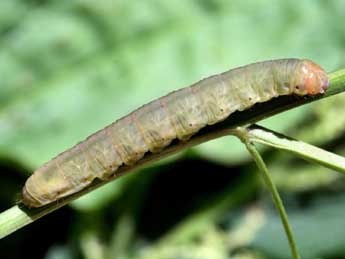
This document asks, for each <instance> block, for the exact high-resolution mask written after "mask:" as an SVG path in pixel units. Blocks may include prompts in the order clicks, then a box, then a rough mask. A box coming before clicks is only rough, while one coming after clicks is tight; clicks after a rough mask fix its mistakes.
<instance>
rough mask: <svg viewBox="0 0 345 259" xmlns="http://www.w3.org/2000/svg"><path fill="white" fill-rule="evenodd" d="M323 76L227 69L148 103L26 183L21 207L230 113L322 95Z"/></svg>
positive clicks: (310, 69) (295, 69) (276, 67)
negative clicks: (282, 98)
mask: <svg viewBox="0 0 345 259" xmlns="http://www.w3.org/2000/svg"><path fill="white" fill-rule="evenodd" d="M327 88H328V77H327V74H326V73H325V71H324V70H323V69H322V68H321V67H320V66H318V65H317V64H315V63H313V62H312V61H309V60H301V59H281V60H274V61H264V62H259V63H254V64H251V65H247V66H243V67H240V68H236V69H232V70H229V71H227V72H224V73H221V74H219V75H214V76H211V77H208V78H206V79H203V80H201V81H199V82H197V83H195V84H193V85H192V86H190V87H186V88H182V89H180V90H178V91H174V92H172V93H170V94H168V95H166V96H164V97H162V98H160V99H157V100H154V101H152V102H150V103H148V104H146V105H144V106H142V107H140V108H139V109H137V110H135V111H134V112H132V113H131V114H129V115H127V116H125V117H123V118H121V119H119V120H118V121H116V122H114V123H113V124H111V125H109V126H107V127H106V128H104V129H102V130H100V131H98V132H96V133H95V134H93V135H91V136H90V137H88V138H87V139H86V140H84V141H83V142H81V143H79V144H77V145H75V146H74V147H72V148H71V149H69V150H67V151H65V152H64V153H62V154H60V155H58V156H57V157H55V158H54V159H52V160H50V161H49V162H47V163H46V164H44V165H43V166H42V167H40V168H38V169H37V170H36V171H35V172H34V173H33V175H32V176H30V177H29V179H28V180H27V182H26V183H25V186H24V187H23V193H22V201H23V203H24V204H25V205H27V206H29V207H41V206H44V205H46V204H49V203H51V202H54V201H56V200H58V199H60V198H63V197H65V196H68V195H70V194H73V193H76V192H78V191H80V190H82V189H83V188H85V187H87V186H88V185H90V184H91V183H92V181H94V180H95V179H96V178H98V179H101V180H103V181H107V180H108V179H109V178H110V177H111V176H113V175H114V173H115V172H116V171H117V169H118V168H119V167H121V166H122V165H129V166H130V165H134V164H135V163H136V162H137V161H138V160H140V159H141V158H142V157H143V156H144V155H145V153H147V152H152V153H158V152H160V151H162V150H163V149H164V148H165V147H167V146H168V145H169V144H170V143H171V142H172V141H173V140H174V139H176V138H177V139H179V140H180V141H188V139H189V138H190V137H191V136H192V135H194V134H195V133H196V132H198V131H199V130H200V129H201V128H203V127H205V126H206V125H213V124H216V123H218V122H220V121H223V120H225V119H226V118H228V117H229V116H231V114H232V113H233V112H235V111H243V110H246V109H248V108H250V107H252V106H253V105H254V104H255V103H259V102H266V101H268V100H270V99H272V98H274V97H277V96H281V95H290V94H296V95H300V96H302V95H315V94H322V93H324V92H325V90H327Z"/></svg>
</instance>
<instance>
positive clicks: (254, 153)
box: [242, 138, 300, 259]
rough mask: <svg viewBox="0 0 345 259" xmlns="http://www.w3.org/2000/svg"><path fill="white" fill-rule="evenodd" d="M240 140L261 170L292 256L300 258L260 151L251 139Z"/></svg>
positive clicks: (285, 215)
mask: <svg viewBox="0 0 345 259" xmlns="http://www.w3.org/2000/svg"><path fill="white" fill-rule="evenodd" d="M242 141H243V142H244V144H245V145H246V147H247V149H248V151H249V153H250V154H251V155H252V157H253V159H254V161H255V163H256V165H257V166H258V168H259V171H260V172H261V175H262V177H263V179H264V181H265V183H266V185H267V187H268V188H269V190H270V192H271V194H272V197H273V200H274V203H275V204H276V207H277V209H278V211H279V215H280V218H281V220H282V223H283V226H284V229H285V233H286V235H287V238H288V241H289V245H290V249H291V253H292V256H293V258H294V259H300V255H299V253H298V249H297V245H296V241H295V239H294V236H293V233H292V229H291V226H290V224H289V220H288V216H287V214H286V211H285V208H284V205H283V202H282V200H281V198H280V196H279V193H278V190H277V188H276V187H275V185H274V183H273V181H272V178H271V176H270V175H269V173H268V170H267V167H266V165H265V162H264V161H263V159H262V157H261V155H260V153H259V152H258V150H257V149H256V147H255V145H254V144H253V143H252V142H251V141H248V139H243V138H242Z"/></svg>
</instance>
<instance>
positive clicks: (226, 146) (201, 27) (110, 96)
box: [0, 0, 345, 259]
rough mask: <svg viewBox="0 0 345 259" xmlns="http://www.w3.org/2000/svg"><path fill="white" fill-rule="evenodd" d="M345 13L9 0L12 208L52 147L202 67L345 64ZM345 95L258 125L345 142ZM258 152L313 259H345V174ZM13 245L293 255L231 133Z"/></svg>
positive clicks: (262, 2) (50, 219) (93, 196)
mask: <svg viewBox="0 0 345 259" xmlns="http://www.w3.org/2000/svg"><path fill="white" fill-rule="evenodd" d="M344 18H345V2H344V1H340V0H339V1H335V0H334V1H321V0H320V1H314V0H313V1H312V0H307V1H297V0H293V1H268V0H259V1H240V0H236V1H227V0H194V1H172V0H170V1H167V0H163V1H162V0H159V1H158V0H148V1H140V0H132V1H125V0H99V1H94V0H75V1H69V0H60V1H53V0H50V1H48V0H45V1H44V0H41V1H40V0H36V1H35V0H31V1H28V0H27V1H24V0H1V1H0V164H1V165H0V168H1V182H0V186H1V190H0V201H1V204H2V206H3V207H2V208H3V209H6V208H7V207H9V206H10V204H13V203H14V202H15V201H16V200H17V199H18V193H19V192H20V188H21V186H22V184H23V182H24V179H25V177H26V176H28V175H29V174H30V173H31V172H32V171H33V170H34V169H35V168H37V167H38V166H40V165H41V164H42V163H44V162H45V161H47V160H49V159H51V158H52V157H53V156H55V155H56V154H58V153H59V152H62V151H63V150H65V149H67V148H68V147H70V146H72V145H73V144H75V143H76V142H78V141H80V140H83V139H84V138H85V137H87V136H88V135H89V134H91V133H93V132H94V131H96V130H98V129H100V128H102V127H104V126H106V125H107V124H109V123H111V122H112V121H114V120H115V119H117V118H119V117H121V116H123V115H125V114H126V113H128V112H130V111H131V110H133V109H135V108H137V107H139V106H140V105H142V104H144V103H146V102H148V101H150V100H152V99H154V98H158V97H160V96H162V95H164V94H166V93H168V92H170V91H172V90H175V89H177V88H180V87H184V86H188V85H190V84H192V83H194V82H196V81H198V80H199V79H201V78H204V77H206V76H209V75H211V74H215V73H219V72H222V71H225V70H227V69H229V68H233V67H236V66H240V65H245V64H248V63H251V62H255V61H259V60H267V59H275V58H284V57H301V58H303V57H306V58H309V59H312V60H314V61H316V62H317V63H319V64H321V65H322V66H323V67H324V68H325V69H326V70H327V71H332V70H335V69H337V68H340V67H345V61H344V60H345V29H344ZM344 103H345V96H343V95H339V96H335V97H332V98H329V99H327V100H322V101H319V102H316V103H314V104H312V105H307V106H304V107H301V108H298V109H294V110H291V111H289V112H286V113H284V114H280V115H279V116H275V117H273V118H270V119H268V120H265V121H263V122H262V125H265V126H267V127H269V128H271V129H274V130H278V131H280V132H283V133H286V134H289V135H290V136H293V137H296V138H299V139H301V140H304V141H307V142H310V143H314V144H316V145H319V146H323V147H325V148H326V149H329V150H332V151H334V152H336V153H338V154H342V155H345V138H344V136H345V126H344V125H345V116H344V112H345V105H344ZM263 151H264V152H265V159H266V161H267V162H268V165H269V168H270V170H271V171H272V174H273V177H274V179H275V181H276V183H277V184H278V186H279V188H280V190H282V192H283V198H284V200H285V202H286V204H287V210H288V213H289V214H290V217H291V222H292V225H293V228H294V230H295V232H296V236H297V242H298V244H299V246H300V248H301V253H302V257H303V258H316V257H322V258H344V256H345V248H344V245H343V244H344V242H345V220H344V217H345V206H344V201H345V196H344V195H343V194H342V191H344V188H345V187H344V182H345V181H344V179H342V178H341V177H339V176H338V175H337V174H336V173H335V172H330V171H329V170H326V169H323V168H320V167H318V166H314V165H311V164H308V163H306V162H303V161H300V160H297V159H296V158H293V157H292V156H290V155H288V154H285V153H278V152H274V151H272V150H266V149H265V150H263ZM167 179H168V180H167ZM211 179H213V180H211ZM208 181H209V182H208ZM219 182H221V184H219ZM208 183H209V184H208ZM209 185H210V186H211V187H210V186H209ZM198 186H201V187H198ZM181 188H182V189H181ZM164 189H167V190H169V191H170V195H171V196H172V197H173V198H172V197H170V196H169V199H167V200H164V199H165V198H166V197H165V196H164V195H162V196H161V194H162V192H163V194H164V193H165V192H164ZM174 192H177V193H179V194H178V195H177V194H176V195H175V193H174ZM157 200H158V201H159V202H158V201H157ZM147 204H149V205H147ZM54 224H55V226H56V224H60V226H64V227H63V230H61V228H59V229H56V228H54V227H53V226H54ZM42 228H46V229H45V231H47V232H44V231H43V232H42ZM49 229H52V230H49ZM54 231H57V233H59V234H54V233H55V232H54ZM36 233H37V234H36ZM48 233H49V234H48ZM41 235H42V236H41ZM47 235H48V236H50V238H47V237H45V236H47ZM30 236H35V239H37V240H31V238H30ZM43 239H45V240H46V242H43V245H40V247H39V248H37V247H36V246H37V245H39V244H41V242H42V240H43ZM18 246H19V247H21V246H22V247H26V249H28V250H25V251H26V253H30V254H33V255H35V256H36V258H39V257H44V258H48V259H55V258H66V259H69V258H138V259H142V258H143V259H144V258H150V259H151V258H157V259H159V258H162V259H165V258H166V259H168V258H169V259H170V258H186V259H194V258H195V259H199V258H200V259H203V258H215V259H217V258H219V259H221V258H238V259H239V258H241V259H242V258H243V259H244V258H248V259H249V258H252V259H254V258H257V259H259V258H260V259H263V258H288V257H289V250H288V246H287V241H286V240H285V237H284V235H283V230H282V226H281V225H280V221H279V218H278V217H277V215H276V212H275V210H274V208H273V206H272V202H271V200H270V197H269V195H268V194H267V193H266V192H263V191H262V185H261V182H260V181H259V180H258V179H257V177H256V168H255V167H253V165H252V163H251V162H250V159H249V156H248V155H247V153H246V151H245V149H244V147H243V146H242V145H241V144H240V142H239V141H237V140H235V139H233V138H222V139H218V140H216V141H212V142H209V143H205V144H203V145H200V146H198V147H195V148H193V149H191V150H188V151H186V152H184V153H182V154H179V155H177V156H174V157H172V158H169V159H165V160H163V161H161V162H159V163H156V164H154V165H152V166H151V167H150V168H146V169H143V170H141V172H138V173H134V174H131V175H128V176H126V177H123V178H121V179H119V180H118V181H115V182H113V183H110V184H108V185H107V186H105V187H103V188H101V189H99V190H97V191H95V192H93V193H90V194H89V195H87V196H85V197H83V198H81V199H79V200H77V201H76V202H74V203H73V204H71V206H70V208H65V209H63V210H61V211H59V212H56V214H55V216H54V215H52V216H47V217H46V219H42V220H40V221H38V222H36V223H35V224H34V226H33V227H32V226H29V227H27V228H26V229H25V230H22V231H19V232H17V233H15V234H14V235H12V236H11V237H9V238H7V239H5V240H4V241H1V242H0V247H1V251H3V252H2V253H3V254H4V255H8V257H10V258H15V257H19V256H20V255H22V254H21V253H22V252H24V251H21V250H20V249H19V250H18V249H16V248H17V247H18Z"/></svg>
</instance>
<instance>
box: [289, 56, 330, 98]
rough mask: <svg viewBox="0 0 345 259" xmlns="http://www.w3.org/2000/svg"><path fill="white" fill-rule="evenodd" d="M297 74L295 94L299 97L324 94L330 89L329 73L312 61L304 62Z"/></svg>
mask: <svg viewBox="0 0 345 259" xmlns="http://www.w3.org/2000/svg"><path fill="white" fill-rule="evenodd" d="M296 74H297V78H296V81H295V84H294V86H293V87H294V88H293V92H294V93H295V94H297V95H306V94H307V95H317V94H323V93H324V92H325V91H326V90H327V89H328V85H329V80H328V76H327V73H326V72H325V70H324V69H323V68H321V67H320V66H319V65H317V64H316V63H314V62H313V61H311V60H307V59H305V60H302V61H301V65H300V66H298V71H296Z"/></svg>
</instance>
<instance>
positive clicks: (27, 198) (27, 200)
mask: <svg viewBox="0 0 345 259" xmlns="http://www.w3.org/2000/svg"><path fill="white" fill-rule="evenodd" d="M22 203H23V204H24V205H25V206H27V207H29V208H38V207H41V206H42V204H41V203H40V202H39V201H38V200H36V199H35V198H34V197H33V196H32V195H31V194H30V193H29V192H28V191H27V189H26V186H25V185H24V187H23V190H22Z"/></svg>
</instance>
